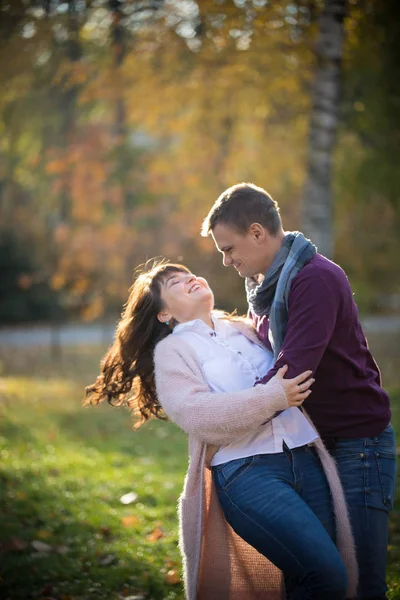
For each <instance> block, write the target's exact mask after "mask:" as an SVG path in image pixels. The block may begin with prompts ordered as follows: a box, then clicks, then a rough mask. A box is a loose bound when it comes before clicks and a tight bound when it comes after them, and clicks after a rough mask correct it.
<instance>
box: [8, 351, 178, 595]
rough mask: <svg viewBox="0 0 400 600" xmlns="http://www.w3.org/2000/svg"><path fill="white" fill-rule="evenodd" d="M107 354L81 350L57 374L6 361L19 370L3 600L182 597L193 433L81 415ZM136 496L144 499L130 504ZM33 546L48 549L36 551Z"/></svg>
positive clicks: (111, 411) (11, 416) (112, 413)
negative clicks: (180, 519)
mask: <svg viewBox="0 0 400 600" xmlns="http://www.w3.org/2000/svg"><path fill="white" fill-rule="evenodd" d="M77 352H78V351H77ZM99 356H100V350H97V352H96V353H95V352H94V351H93V350H92V351H89V350H88V351H86V352H85V351H84V350H79V354H76V355H75V356H74V355H73V354H69V355H67V356H64V359H63V365H62V367H61V368H60V367H56V366H55V365H53V364H52V363H51V361H49V360H46V358H45V357H43V356H37V355H35V354H31V356H30V357H27V356H25V357H21V356H18V357H15V358H14V360H10V359H9V358H8V359H7V362H9V363H11V367H10V366H7V365H5V364H4V362H3V370H4V371H6V372H7V373H8V374H6V375H5V376H4V377H3V378H1V379H0V398H1V400H0V407H1V408H0V410H1V413H0V496H1V499H0V511H1V515H0V532H1V533H0V539H1V541H2V545H1V548H0V551H1V550H2V554H0V576H1V579H0V598H2V599H3V600H6V599H7V598H9V599H10V600H14V599H15V600H16V599H21V600H22V599H24V600H27V599H30V598H32V599H39V598H56V599H63V600H69V599H72V598H73V599H74V600H76V599H78V598H79V599H85V600H86V599H88V598H90V599H91V598H93V599H97V598H107V600H111V599H114V598H124V597H126V596H128V597H129V596H135V595H136V596H139V597H140V594H143V595H144V597H145V598H146V599H147V598H154V599H158V598H160V599H161V598H163V599H164V598H165V599H167V598H168V599H171V600H172V599H178V598H182V597H183V594H182V587H181V584H180V582H178V583H176V584H174V583H170V584H168V582H167V579H168V580H172V581H174V580H175V579H176V578H177V577H176V574H175V573H178V574H179V572H180V560H179V552H178V548H177V518H176V501H177V498H178V495H179V493H180V489H181V487H182V481H183V476H184V473H185V470H186V464H187V451H186V439H185V436H184V435H183V434H182V433H181V432H179V431H178V429H177V428H175V427H174V426H172V425H171V424H166V423H162V422H152V423H150V424H148V425H146V426H145V427H143V429H142V430H139V431H138V432H133V431H132V423H131V419H130V415H129V413H128V412H127V411H126V410H123V409H117V408H111V407H109V406H108V405H107V406H99V407H88V408H82V407H81V404H80V400H81V398H82V396H83V393H82V392H83V387H84V385H85V384H88V383H91V381H92V380H93V378H94V376H95V374H96V372H97V363H98V360H99ZM10 371H11V372H10ZM131 491H133V492H135V493H136V494H137V500H136V501H135V502H134V503H132V504H130V505H124V504H122V503H121V502H120V498H121V496H122V495H123V494H126V493H128V492H131ZM126 517H128V519H125V521H124V518H126ZM154 531H155V533H153V532H154ZM152 534H153V535H152ZM157 534H158V535H159V536H160V537H159V539H153V538H157V537H158V536H157ZM148 536H149V539H147V538H148ZM35 540H36V541H39V542H42V543H45V544H48V545H49V546H51V551H50V552H42V553H41V552H38V551H37V550H35V548H34V547H33V546H32V542H34V541H35ZM60 547H61V548H60ZM168 573H169V576H168V575H167V574H168Z"/></svg>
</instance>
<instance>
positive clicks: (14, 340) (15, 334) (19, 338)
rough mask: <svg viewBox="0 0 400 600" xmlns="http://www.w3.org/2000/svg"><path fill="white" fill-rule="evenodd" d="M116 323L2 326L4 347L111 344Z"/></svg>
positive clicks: (387, 325)
mask: <svg viewBox="0 0 400 600" xmlns="http://www.w3.org/2000/svg"><path fill="white" fill-rule="evenodd" d="M362 324H363V327H364V331H365V333H366V335H367V336H368V334H371V333H373V334H379V333H382V334H390V333H393V334H400V315H394V316H389V317H383V316H369V317H365V318H363V319H362ZM114 330H115V323H108V324H103V325H101V324H69V325H63V326H61V327H59V328H54V329H52V328H51V327H50V326H48V325H37V326H17V327H4V328H1V329H0V346H3V347H4V346H13V347H23V346H31V347H32V346H48V345H50V344H51V341H52V335H53V336H54V337H53V339H58V338H59V340H60V344H61V345H62V346H76V345H81V344H82V345H83V344H109V343H111V342H112V339H113V335H114Z"/></svg>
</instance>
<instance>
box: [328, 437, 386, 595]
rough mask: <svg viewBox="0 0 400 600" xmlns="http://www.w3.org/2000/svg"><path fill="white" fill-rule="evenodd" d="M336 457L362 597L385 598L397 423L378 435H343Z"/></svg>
mask: <svg viewBox="0 0 400 600" xmlns="http://www.w3.org/2000/svg"><path fill="white" fill-rule="evenodd" d="M331 452H332V455H333V456H334V457H335V459H336V463H337V466H338V469H339V474H340V479H341V480H342V484H343V488H344V492H345V495H346V500H347V504H348V507H349V512H350V518H351V523H352V527H353V533H354V538H355V541H356V546H357V560H358V566H359V585H358V594H357V598H358V599H359V600H361V599H362V600H366V599H367V598H368V600H384V599H385V598H386V597H387V596H386V591H387V586H386V582H385V579H386V557H387V543H388V519H389V511H390V510H391V508H392V506H393V499H394V488H395V478H396V442H395V436H394V432H393V427H392V426H391V425H388V427H386V429H385V430H384V431H383V432H382V433H381V434H380V435H379V436H376V437H370V438H355V439H348V438H346V439H345V438H339V439H337V440H336V442H335V447H334V449H333V450H332V451H331Z"/></svg>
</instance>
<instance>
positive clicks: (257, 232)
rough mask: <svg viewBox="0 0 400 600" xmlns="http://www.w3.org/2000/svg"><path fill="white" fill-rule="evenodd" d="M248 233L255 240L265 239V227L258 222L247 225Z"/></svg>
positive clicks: (261, 240)
mask: <svg viewBox="0 0 400 600" xmlns="http://www.w3.org/2000/svg"><path fill="white" fill-rule="evenodd" d="M249 233H250V235H252V236H253V237H254V239H255V240H256V241H257V242H263V241H264V240H265V235H266V229H265V227H263V226H262V225H260V223H252V224H251V225H250V227H249Z"/></svg>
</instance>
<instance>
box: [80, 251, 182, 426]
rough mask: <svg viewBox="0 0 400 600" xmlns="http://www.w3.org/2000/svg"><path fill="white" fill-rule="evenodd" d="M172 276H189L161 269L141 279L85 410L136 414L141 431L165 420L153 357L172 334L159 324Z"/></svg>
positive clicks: (90, 388) (88, 392)
mask: <svg viewBox="0 0 400 600" xmlns="http://www.w3.org/2000/svg"><path fill="white" fill-rule="evenodd" d="M173 272H181V273H190V271H189V270H188V269H187V268H186V267H184V266H183V265H177V264H171V263H166V262H164V263H160V264H157V265H155V266H153V267H152V268H151V269H150V270H148V271H146V272H144V273H141V274H140V275H139V276H138V277H137V279H136V280H135V282H134V284H133V285H132V287H131V289H130V293H129V298H128V301H127V303H126V305H125V307H124V310H123V312H122V315H121V320H120V322H119V323H118V326H117V331H116V338H115V341H114V343H113V344H112V345H111V346H110V348H109V349H108V351H107V353H106V354H105V356H104V358H103V359H102V361H101V364H100V375H99V376H98V377H97V379H96V381H95V382H94V383H93V384H92V385H89V386H88V387H87V388H86V399H85V402H84V403H85V404H99V403H100V402H102V401H103V400H107V401H108V402H109V403H110V404H112V405H113V406H121V405H123V404H125V405H127V406H129V408H131V409H133V413H134V416H135V417H137V418H138V420H137V422H136V425H135V427H139V426H140V425H141V424H142V423H144V422H145V421H147V420H148V419H149V418H150V417H152V416H155V417H157V418H159V419H166V416H165V414H164V413H163V411H162V408H161V406H160V404H159V402H158V400H157V394H156V388H155V381H154V363H153V354H154V348H155V346H156V344H157V343H158V342H159V341H161V340H162V339H163V338H165V337H166V336H167V335H169V334H170V333H171V328H170V327H169V326H168V325H166V324H165V323H160V321H159V320H158V318H157V315H158V313H159V312H160V311H161V310H162V309H163V303H162V299H161V285H162V282H163V281H164V279H165V278H166V277H167V276H168V275H169V274H170V273H173Z"/></svg>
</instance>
